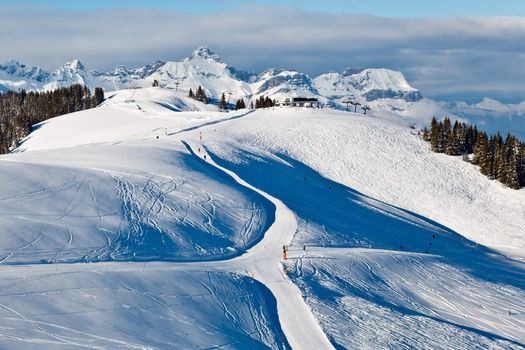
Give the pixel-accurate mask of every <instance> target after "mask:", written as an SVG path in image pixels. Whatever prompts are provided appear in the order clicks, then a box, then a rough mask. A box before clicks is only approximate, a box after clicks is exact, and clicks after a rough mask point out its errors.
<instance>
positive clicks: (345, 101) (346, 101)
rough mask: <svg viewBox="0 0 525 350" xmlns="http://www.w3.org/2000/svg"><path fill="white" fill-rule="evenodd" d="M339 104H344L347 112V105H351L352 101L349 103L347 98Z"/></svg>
mask: <svg viewBox="0 0 525 350" xmlns="http://www.w3.org/2000/svg"><path fill="white" fill-rule="evenodd" d="M341 102H342V103H344V104H346V111H347V112H348V105H349V104H350V103H352V101H351V100H350V99H348V98H347V99H344V100H342V101H341Z"/></svg>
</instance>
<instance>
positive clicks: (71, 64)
mask: <svg viewBox="0 0 525 350" xmlns="http://www.w3.org/2000/svg"><path fill="white" fill-rule="evenodd" d="M62 67H63V68H68V69H72V70H77V71H78V70H85V69H86V67H85V66H84V65H83V64H82V62H80V61H79V60H78V59H76V58H75V59H74V60H72V61H68V62H66V64H64V65H63V66H62Z"/></svg>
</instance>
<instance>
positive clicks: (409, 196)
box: [0, 57, 525, 349]
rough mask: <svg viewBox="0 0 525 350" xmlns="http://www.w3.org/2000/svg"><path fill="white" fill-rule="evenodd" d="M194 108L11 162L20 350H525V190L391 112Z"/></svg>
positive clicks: (4, 230)
mask: <svg viewBox="0 0 525 350" xmlns="http://www.w3.org/2000/svg"><path fill="white" fill-rule="evenodd" d="M208 59H210V60H212V59H214V58H213V57H210V58H206V60H208ZM281 73H283V72H280V73H277V72H270V73H268V75H267V76H266V77H267V78H268V79H271V77H272V76H275V75H278V74H281ZM360 73H364V71H363V72H359V73H354V74H360ZM287 74H288V73H284V74H283V76H284V77H285V79H288V78H287V77H290V75H287ZM296 78H297V79H299V80H301V79H302V78H301V77H300V76H297V77H296ZM184 95H185V94H184V92H177V91H174V90H173V89H163V88H147V89H128V90H123V91H118V92H116V93H114V94H111V95H110V98H109V99H108V100H107V101H106V102H105V103H104V105H103V106H101V107H98V108H95V109H92V110H87V111H82V112H78V113H74V114H70V115H65V116H61V117H57V118H53V119H50V120H48V121H46V122H45V123H42V124H41V125H38V126H36V128H35V130H34V131H33V132H32V133H31V134H30V135H29V136H28V137H27V138H26V139H25V140H24V142H23V143H22V144H21V146H20V148H19V149H18V150H17V152H15V153H13V154H8V155H2V156H0V169H2V172H0V180H1V181H2V184H4V186H1V187H0V213H1V215H0V246H1V248H2V250H0V254H2V255H1V263H2V264H3V265H4V266H3V270H2V276H3V278H2V281H3V283H2V284H1V287H2V290H3V293H2V295H0V311H2V312H3V314H2V315H3V317H2V318H0V327H1V328H2V329H3V330H4V331H3V334H4V337H1V338H0V344H2V346H3V347H6V348H21V349H22V348H28V347H29V348H31V347H35V348H36V347H38V345H41V344H46V346H48V347H51V348H53V347H54V348H58V349H70V348H82V347H86V346H87V347H91V348H98V349H116V348H151V349H164V348H170V347H171V348H192V347H197V348H221V347H222V348H233V349H243V348H246V347H250V348H268V347H269V348H272V349H286V348H290V347H295V348H300V349H310V348H330V347H333V348H338V349H339V348H344V349H354V348H360V349H361V348H370V349H377V348H428V349H433V348H443V349H449V348H468V349H470V348H495V349H525V327H524V324H525V308H524V306H523V303H522V300H523V299H525V268H524V265H523V264H524V263H523V261H524V259H525V255H524V253H523V252H525V236H524V235H523V232H522V227H524V226H525V217H524V216H523V215H522V214H523V212H525V192H524V190H520V191H515V190H510V189H508V188H504V187H503V186H502V185H501V184H499V183H498V182H495V181H491V180H489V179H487V178H486V177H484V176H482V175H481V174H479V172H478V170H477V169H476V168H475V167H474V166H472V165H471V164H468V163H465V162H463V161H462V160H461V159H459V158H454V157H449V156H445V155H442V154H436V153H433V152H431V151H430V150H429V148H428V145H427V144H426V143H425V142H424V141H422V140H421V138H420V137H419V136H418V135H417V132H415V131H414V130H412V129H410V128H407V127H404V126H402V125H400V124H399V123H398V122H394V121H391V120H389V119H388V118H379V117H370V116H363V115H362V114H354V113H348V112H343V111H337V110H332V109H296V108H274V109H266V110H257V111H253V112H252V111H248V112H247V111H239V112H230V113H224V112H219V111H217V110H213V109H214V107H209V106H208V107H207V106H205V105H201V104H199V103H198V102H194V101H193V100H189V99H187V98H186V97H184ZM403 101H404V102H406V101H405V100H403ZM192 103H193V104H194V105H190V104H192ZM193 108H194V109H197V110H198V111H187V110H188V109H193ZM206 108H210V110H205V109H206ZM180 110H185V111H182V112H181V111H180ZM284 244H287V245H288V247H289V251H288V259H287V260H283V259H282V257H283V256H282V245H284ZM100 261H103V262H100ZM104 261H111V262H104ZM137 261H139V262H137ZM145 261H146V262H145ZM63 262H68V263H67V264H64V263H63ZM86 262H89V263H86ZM29 263H32V264H33V265H28V264H29ZM55 263H57V264H55ZM20 265H22V266H20ZM292 281H293V283H292ZM301 297H302V298H301ZM86 300H88V302H86ZM94 320H96V322H94ZM328 342H330V343H331V345H330V344H329V343H328ZM305 343H306V344H309V345H310V347H309V346H308V345H304V344H305ZM298 344H300V345H298ZM313 344H325V346H322V347H319V346H316V345H313Z"/></svg>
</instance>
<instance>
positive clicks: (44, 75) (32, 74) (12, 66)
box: [0, 60, 49, 82]
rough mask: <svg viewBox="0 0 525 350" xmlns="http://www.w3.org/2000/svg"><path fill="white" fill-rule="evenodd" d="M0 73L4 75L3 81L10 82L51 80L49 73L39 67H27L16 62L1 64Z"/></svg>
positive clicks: (10, 61)
mask: <svg viewBox="0 0 525 350" xmlns="http://www.w3.org/2000/svg"><path fill="white" fill-rule="evenodd" d="M0 73H3V74H2V75H3V76H4V77H3V79H6V80H10V78H15V79H22V80H33V81H36V82H44V81H46V80H47V79H48V78H49V73H48V72H46V71H44V70H43V69H42V68H39V67H30V68H29V67H27V66H26V65H25V64H22V63H20V62H18V61H15V60H9V61H7V62H5V63H4V64H0Z"/></svg>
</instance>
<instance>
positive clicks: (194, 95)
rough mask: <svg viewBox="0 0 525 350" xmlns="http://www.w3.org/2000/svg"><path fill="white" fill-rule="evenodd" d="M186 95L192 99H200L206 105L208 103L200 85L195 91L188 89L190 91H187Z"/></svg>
mask: <svg viewBox="0 0 525 350" xmlns="http://www.w3.org/2000/svg"><path fill="white" fill-rule="evenodd" d="M188 97H189V98H193V99H194V100H197V101H200V102H202V103H204V104H206V105H207V104H208V103H209V101H208V96H206V93H205V92H204V90H203V89H202V87H201V86H200V85H199V87H198V88H197V90H196V92H195V93H193V89H190V92H189V93H188Z"/></svg>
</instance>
